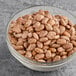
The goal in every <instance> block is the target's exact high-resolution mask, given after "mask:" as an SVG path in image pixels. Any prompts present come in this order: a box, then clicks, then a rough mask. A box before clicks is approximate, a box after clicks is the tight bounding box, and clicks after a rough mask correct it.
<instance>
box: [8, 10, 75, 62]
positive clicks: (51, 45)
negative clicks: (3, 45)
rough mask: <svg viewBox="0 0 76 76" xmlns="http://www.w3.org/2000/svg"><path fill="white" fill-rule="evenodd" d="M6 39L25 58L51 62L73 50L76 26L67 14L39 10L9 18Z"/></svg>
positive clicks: (64, 56) (62, 57)
mask: <svg viewBox="0 0 76 76" xmlns="http://www.w3.org/2000/svg"><path fill="white" fill-rule="evenodd" d="M8 33H9V39H10V42H11V44H12V46H13V48H14V49H15V50H16V51H17V52H19V53H20V54H22V55H23V56H24V57H27V58H29V59H32V60H35V61H38V62H54V61H59V60H61V59H64V58H67V57H68V56H70V55H71V54H73V53H74V52H75V51H76V26H75V24H73V23H72V22H71V21H70V20H69V19H68V18H67V17H66V16H62V15H54V16H53V15H51V14H50V12H49V11H45V10H39V11H38V12H35V13H33V14H31V15H30V14H28V15H24V16H22V17H19V18H18V19H17V20H15V21H12V22H11V24H10V27H9V32H8Z"/></svg>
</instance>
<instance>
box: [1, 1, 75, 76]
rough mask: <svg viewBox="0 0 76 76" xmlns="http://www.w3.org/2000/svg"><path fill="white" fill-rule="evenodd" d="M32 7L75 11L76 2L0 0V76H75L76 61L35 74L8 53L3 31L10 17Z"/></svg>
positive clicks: (35, 72)
mask: <svg viewBox="0 0 76 76" xmlns="http://www.w3.org/2000/svg"><path fill="white" fill-rule="evenodd" d="M33 5H51V6H56V7H60V8H63V9H66V10H71V11H72V12H73V13H74V12H75V11H76V0H0V76H76V60H73V61H72V62H70V63H69V64H67V66H65V67H64V68H62V69H60V70H57V71H53V72H37V71H32V70H30V69H28V68H26V67H24V66H23V65H22V64H21V63H20V62H18V61H17V60H16V59H15V58H14V57H13V56H12V55H11V54H10V52H9V50H8V47H7V45H6V41H5V30H6V26H7V23H8V21H9V20H10V18H11V16H13V15H14V14H15V13H16V12H18V11H19V10H21V9H24V8H27V7H29V6H33Z"/></svg>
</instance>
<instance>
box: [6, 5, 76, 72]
mask: <svg viewBox="0 0 76 76" xmlns="http://www.w3.org/2000/svg"><path fill="white" fill-rule="evenodd" d="M40 9H43V10H48V11H50V13H52V14H53V15H55V14H59V15H64V16H67V17H68V18H69V19H70V20H72V21H73V22H74V23H75V22H76V19H75V17H74V16H73V15H72V14H71V13H70V12H67V11H65V10H63V9H60V8H56V7H51V6H34V7H30V8H26V9H24V10H22V11H20V12H18V13H17V14H16V15H15V16H14V17H13V18H12V19H11V20H10V21H9V23H8V26H7V31H6V42H7V45H8V48H9V51H10V52H11V54H12V55H13V56H14V57H15V58H16V59H17V60H18V61H19V62H21V63H22V64H23V65H24V66H26V67H28V68H30V69H32V70H36V71H53V70H57V69H59V68H61V67H63V66H64V65H65V64H66V63H68V62H69V61H70V60H72V59H73V58H75V55H76V53H74V54H72V55H71V56H69V57H68V58H66V59H63V60H60V61H56V62H50V63H40V62H36V61H32V60H30V59H28V58H26V57H24V56H22V55H21V54H19V53H18V52H17V51H16V50H15V49H14V48H13V47H12V46H11V43H10V40H9V38H8V29H9V25H10V22H11V21H12V20H16V19H17V18H18V17H20V16H23V15H25V14H31V13H33V12H36V11H38V10H40Z"/></svg>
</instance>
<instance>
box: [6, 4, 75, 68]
mask: <svg viewBox="0 0 76 76" xmlns="http://www.w3.org/2000/svg"><path fill="white" fill-rule="evenodd" d="M38 6H39V7H43V6H44V5H35V6H30V7H27V8H24V9H21V10H19V11H18V12H16V13H15V14H14V15H13V16H12V17H11V18H10V19H9V21H8V23H7V26H6V30H5V31H6V35H5V39H6V42H7V45H10V47H11V48H12V49H13V50H14V52H15V53H17V54H19V55H20V57H21V58H24V59H25V60H27V62H30V63H34V64H38V65H40V67H56V66H60V65H63V64H65V63H67V62H68V61H70V60H72V58H73V56H75V54H76V53H73V54H72V55H70V56H69V57H67V58H65V59H62V60H59V61H55V62H48V63H47V62H38V61H33V60H31V59H29V58H27V57H24V56H23V55H21V54H20V53H18V52H17V51H16V50H15V49H14V48H13V47H12V44H11V42H10V40H9V37H8V30H9V26H10V25H9V24H10V22H11V21H12V19H13V17H14V16H16V15H17V14H18V13H20V12H22V11H24V10H26V9H29V8H34V7H38ZM44 7H52V8H57V9H60V10H64V11H65V12H67V13H69V14H70V15H71V16H73V17H74V18H75V16H74V15H73V14H72V13H71V12H69V11H67V10H65V9H61V8H59V7H54V6H50V5H46V6H44Z"/></svg>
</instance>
